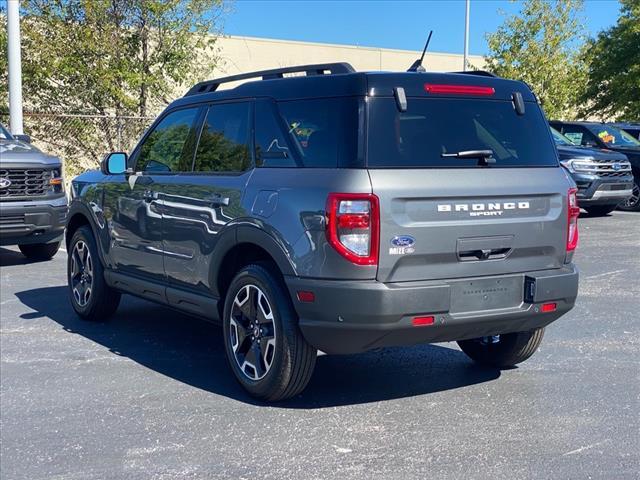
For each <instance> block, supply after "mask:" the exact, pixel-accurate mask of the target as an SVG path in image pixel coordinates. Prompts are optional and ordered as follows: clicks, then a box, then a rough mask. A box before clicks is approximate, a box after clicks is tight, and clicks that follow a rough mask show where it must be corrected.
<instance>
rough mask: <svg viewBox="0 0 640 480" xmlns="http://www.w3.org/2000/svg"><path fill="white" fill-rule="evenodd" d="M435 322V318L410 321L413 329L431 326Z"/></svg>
mask: <svg viewBox="0 0 640 480" xmlns="http://www.w3.org/2000/svg"><path fill="white" fill-rule="evenodd" d="M434 322H435V318H434V317H433V316H430V317H415V318H414V319H413V320H411V325H413V326H414V327H425V326H427V325H433V323H434Z"/></svg>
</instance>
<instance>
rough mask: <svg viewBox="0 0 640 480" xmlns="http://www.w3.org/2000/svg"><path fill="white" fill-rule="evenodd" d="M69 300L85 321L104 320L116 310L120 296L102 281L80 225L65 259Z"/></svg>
mask: <svg viewBox="0 0 640 480" xmlns="http://www.w3.org/2000/svg"><path fill="white" fill-rule="evenodd" d="M67 280H68V286H69V299H70V300H71V306H72V307H73V309H74V310H75V312H76V313H77V314H78V315H79V316H80V317H81V318H83V319H85V320H92V321H104V320H107V319H108V318H109V317H110V316H111V315H112V314H113V313H114V312H115V311H116V309H117V308H118V305H119V303H120V293H119V292H117V291H115V290H114V289H112V288H111V287H109V285H107V282H105V280H104V268H103V267H102V262H101V261H100V258H99V257H98V247H97V245H96V242H95V239H94V238H93V233H92V232H91V229H90V228H89V227H86V226H82V227H80V228H78V230H76V232H75V233H74V234H73V237H71V242H70V243H69V251H68V258H67Z"/></svg>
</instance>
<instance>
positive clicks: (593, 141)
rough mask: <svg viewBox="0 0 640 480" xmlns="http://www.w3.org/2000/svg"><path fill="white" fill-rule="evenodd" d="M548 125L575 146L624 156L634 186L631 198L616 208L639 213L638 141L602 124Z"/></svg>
mask: <svg viewBox="0 0 640 480" xmlns="http://www.w3.org/2000/svg"><path fill="white" fill-rule="evenodd" d="M549 123H550V125H551V126H552V127H553V128H555V129H556V130H558V131H559V132H560V133H562V134H563V135H564V136H565V137H567V138H568V139H569V140H571V142H573V143H575V144H577V145H583V146H586V147H595V148H605V149H607V150H614V151H616V152H620V153H622V154H624V155H625V156H626V157H627V159H628V160H629V162H630V163H631V170H632V172H633V176H634V185H633V191H632V194H631V196H630V197H629V198H628V199H627V200H625V201H623V202H621V203H620V205H618V208H620V209H621V210H629V211H634V212H638V211H640V141H638V140H636V139H635V138H633V137H632V136H631V135H629V134H628V133H626V132H624V131H622V130H618V129H617V128H615V127H613V126H611V125H607V124H604V123H596V122H561V121H557V120H553V121H551V122H549Z"/></svg>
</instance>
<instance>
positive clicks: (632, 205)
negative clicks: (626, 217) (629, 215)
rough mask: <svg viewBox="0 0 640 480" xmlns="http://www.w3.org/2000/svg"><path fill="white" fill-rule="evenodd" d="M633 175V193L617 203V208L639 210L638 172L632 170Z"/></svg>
mask: <svg viewBox="0 0 640 480" xmlns="http://www.w3.org/2000/svg"><path fill="white" fill-rule="evenodd" d="M633 176H634V179H633V194H632V195H631V197H630V198H628V199H627V200H625V201H624V202H622V203H621V204H620V205H618V208H619V209H620V210H626V211H627V212H640V174H639V173H638V172H633Z"/></svg>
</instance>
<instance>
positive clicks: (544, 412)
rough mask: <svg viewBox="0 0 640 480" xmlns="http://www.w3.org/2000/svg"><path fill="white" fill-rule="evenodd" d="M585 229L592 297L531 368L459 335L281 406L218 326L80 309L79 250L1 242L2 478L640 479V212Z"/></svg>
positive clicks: (344, 365)
mask: <svg viewBox="0 0 640 480" xmlns="http://www.w3.org/2000/svg"><path fill="white" fill-rule="evenodd" d="M580 225H581V244H580V248H579V251H578V253H577V255H576V263H577V264H578V266H579V267H580V269H581V285H580V296H579V299H578V302H577V305H576V308H575V309H574V310H573V311H572V312H570V313H569V314H568V315H567V316H565V317H563V318H562V319H560V320H559V321H558V322H557V323H555V324H552V325H551V326H550V327H549V328H548V329H547V334H546V338H545V340H544V341H543V344H542V348H541V350H540V351H539V352H538V353H537V354H536V355H534V356H533V357H532V358H531V359H530V360H529V361H527V362H526V363H524V364H522V365H521V366H520V367H519V368H515V369H512V370H507V371H499V370H495V369H490V368H481V367H478V366H475V365H473V364H472V363H471V361H470V360H468V359H467V357H466V356H465V355H463V354H462V353H461V352H460V351H459V350H458V349H457V347H456V346H455V344H438V345H427V346H419V347H413V348H392V349H384V350H381V351H375V352H370V353H367V354H362V355H353V356H343V357H339V356H336V357H330V356H322V357H320V358H319V359H318V365H317V367H316V372H315V375H314V377H313V378H312V380H311V383H310V384H309V387H308V388H307V390H306V391H305V392H304V393H303V394H302V395H301V396H299V397H297V398H295V399H293V400H290V401H287V402H285V403H282V404H276V405H267V406H266V405H262V404H259V403H256V402H255V401H253V400H251V399H250V398H249V397H248V396H247V395H246V394H245V393H244V392H243V391H242V390H241V388H240V387H239V386H238V385H237V384H236V382H235V380H234V378H233V377H232V374H231V372H230V370H229V368H228V367H227V365H226V364H225V362H226V360H225V357H224V351H223V346H222V338H221V334H220V329H219V328H218V327H216V326H213V325H209V324H207V323H204V322H201V321H199V320H196V319H192V318H189V317H187V316H185V315H182V314H180V313H176V312H174V311H172V310H169V309H167V308H164V307H161V306H156V305H153V304H150V303H147V302H144V301H141V300H137V299H134V298H130V297H125V298H124V300H123V302H122V304H121V306H120V309H119V310H118V313H117V314H116V316H115V318H114V320H113V321H112V322H110V323H107V324H91V323H86V322H82V321H80V320H79V319H78V318H77V317H76V316H75V315H74V314H73V312H72V310H71V307H70V306H69V304H68V300H67V298H66V295H67V292H66V285H65V284H66V280H65V268H66V263H65V262H66V253H65V252H64V251H60V252H59V253H58V255H57V256H56V257H55V258H54V259H53V260H52V261H51V262H44V263H28V262H26V260H25V259H24V258H23V257H22V256H21V255H20V254H19V252H18V251H17V249H15V248H13V247H11V248H6V249H0V267H1V295H0V312H1V324H0V349H1V364H0V366H1V369H0V375H1V389H0V407H1V413H2V416H1V443H2V445H1V451H0V453H1V458H0V469H1V477H2V478H7V479H18V478H24V479H30V480H36V479H41V478H65V479H67V478H68V479H112V478H127V479H137V478H158V479H169V478H273V479H282V478H304V479H308V478H329V477H339V478H392V479H395V478H398V479H400V478H402V479H412V478H425V477H426V476H431V477H434V478H462V477H466V478H637V475H638V471H639V470H640V454H639V453H638V452H640V434H639V431H640V420H639V418H640V417H639V415H638V411H639V410H640V404H639V402H640V400H639V398H640V380H639V378H640V355H639V354H640V340H639V338H640V285H639V283H638V276H639V274H640V255H639V252H640V214H634V213H625V212H615V213H614V214H612V215H611V216H609V217H606V218H589V217H584V218H581V220H580Z"/></svg>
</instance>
